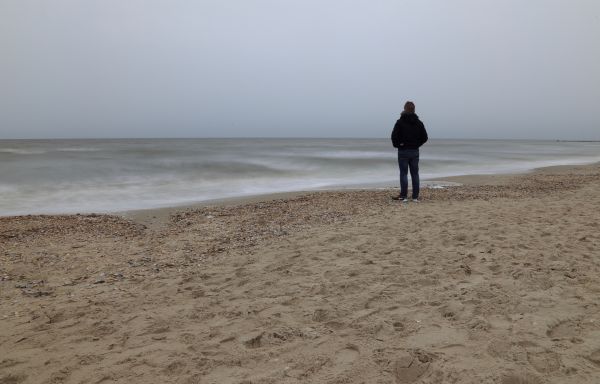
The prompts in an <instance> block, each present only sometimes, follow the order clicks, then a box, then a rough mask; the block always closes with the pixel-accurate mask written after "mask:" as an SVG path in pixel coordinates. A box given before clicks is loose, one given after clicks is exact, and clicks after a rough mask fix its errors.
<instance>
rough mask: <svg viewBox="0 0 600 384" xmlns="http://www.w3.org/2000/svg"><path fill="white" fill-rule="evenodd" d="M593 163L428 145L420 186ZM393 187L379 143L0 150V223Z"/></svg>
mask: <svg viewBox="0 0 600 384" xmlns="http://www.w3.org/2000/svg"><path fill="white" fill-rule="evenodd" d="M599 161H600V143H598V142H562V141H560V142H558V141H523V140H441V139H431V140H430V141H429V142H428V143H427V144H425V145H424V146H423V147H422V148H421V155H420V169H421V171H420V173H421V179H422V180H424V184H426V185H429V186H433V187H443V185H444V183H442V182H438V181H436V180H441V179H443V178H444V177H447V176H454V175H471V174H500V173H519V172H527V171H530V170H532V169H534V168H538V167H545V166H552V165H567V164H586V163H594V162H599ZM397 185H398V167H397V159H396V151H395V149H394V148H393V147H392V146H391V143H390V140H389V139H244V138H236V139H114V140H104V139H97V140H0V216H11V215H27V214H62V213H91V212H97V213H104V212H119V211H126V210H137V209H146V208H159V207H167V206H177V205H185V204H191V203H199V202H206V201H211V200H215V199H225V198H235V197H244V196H253V195H261V194H269V193H278V192H289V191H311V190H319V189H343V188H357V187H373V188H376V187H392V186H397Z"/></svg>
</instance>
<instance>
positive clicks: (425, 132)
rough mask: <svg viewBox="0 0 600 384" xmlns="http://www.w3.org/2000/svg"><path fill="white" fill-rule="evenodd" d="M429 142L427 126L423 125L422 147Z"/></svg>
mask: <svg viewBox="0 0 600 384" xmlns="http://www.w3.org/2000/svg"><path fill="white" fill-rule="evenodd" d="M427 140H429V136H427V130H426V129H425V124H423V123H421V145H423V144H425V143H426V142H427Z"/></svg>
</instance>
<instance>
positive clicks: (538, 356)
mask: <svg viewBox="0 0 600 384" xmlns="http://www.w3.org/2000/svg"><path fill="white" fill-rule="evenodd" d="M527 361H529V364H531V366H532V367H533V368H535V370H536V371H538V372H539V373H548V372H554V371H557V370H559V369H560V365H561V361H560V356H559V355H558V354H557V353H554V352H552V351H543V352H527Z"/></svg>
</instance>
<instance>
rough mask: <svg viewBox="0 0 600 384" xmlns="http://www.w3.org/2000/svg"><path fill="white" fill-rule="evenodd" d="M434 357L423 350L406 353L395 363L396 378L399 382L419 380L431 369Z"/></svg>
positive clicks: (407, 382)
mask: <svg viewBox="0 0 600 384" xmlns="http://www.w3.org/2000/svg"><path fill="white" fill-rule="evenodd" d="M431 361H432V357H431V356H430V355H429V354H426V353H423V352H421V351H416V352H414V353H404V354H403V355H402V356H400V357H399V358H397V359H396V361H395V363H394V368H393V372H394V378H395V379H396V383H397V384H410V383H414V382H417V381H418V380H419V379H420V378H421V377H422V376H423V375H424V374H425V373H426V372H427V370H428V369H429V365H430V364H431Z"/></svg>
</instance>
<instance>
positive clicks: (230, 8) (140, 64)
mask: <svg viewBox="0 0 600 384" xmlns="http://www.w3.org/2000/svg"><path fill="white" fill-rule="evenodd" d="M406 100H413V101H414V102H415V103H416V106H417V114H419V115H420V116H421V119H422V120H423V121H424V122H425V124H426V126H427V128H428V131H429V133H430V136H432V137H437V138H540V139H600V108H599V107H600V1H598V0H526V1H524V0H495V1H492V0H453V1H448V0H419V1H403V0H396V1H391V0H379V1H376V0H365V1H351V0H318V1H317V0H230V1H228V0H196V1H193V0H187V1H184V0H51V1H50V0H37V1H36V0H0V138H54V137H237V136H243V137H248V136H261V137H265V136H267V137H268V136H278V137H279V136H285V137H388V135H389V132H390V131H391V128H392V126H393V124H394V122H395V120H396V118H397V117H398V115H399V113H400V111H401V109H402V105H403V104H404V102H405V101H406Z"/></svg>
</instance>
